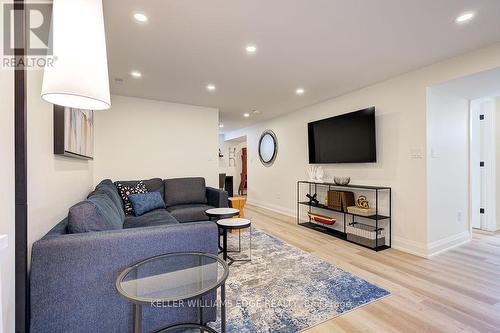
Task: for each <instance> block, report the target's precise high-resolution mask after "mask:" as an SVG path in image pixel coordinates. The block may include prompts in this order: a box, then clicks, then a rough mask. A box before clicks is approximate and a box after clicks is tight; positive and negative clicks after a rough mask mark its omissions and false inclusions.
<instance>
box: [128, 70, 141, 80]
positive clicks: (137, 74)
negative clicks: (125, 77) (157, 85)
mask: <svg viewBox="0 0 500 333" xmlns="http://www.w3.org/2000/svg"><path fill="white" fill-rule="evenodd" d="M130 75H132V77H135V78H136V79H139V78H141V77H142V73H141V72H139V71H132V72H130Z"/></svg>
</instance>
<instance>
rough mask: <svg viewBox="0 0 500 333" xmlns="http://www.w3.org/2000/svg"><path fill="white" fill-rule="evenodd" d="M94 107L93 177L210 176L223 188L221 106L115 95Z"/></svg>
mask: <svg viewBox="0 0 500 333" xmlns="http://www.w3.org/2000/svg"><path fill="white" fill-rule="evenodd" d="M111 103H112V107H111V109H110V110H107V111H102V112H95V162H94V182H95V183H98V182H99V181H101V180H102V179H105V178H111V179H113V180H129V179H148V178H153V177H160V178H175V177H190V176H200V177H205V179H206V182H207V185H210V186H215V187H218V183H219V181H218V179H219V177H218V174H219V171H218V151H219V150H218V148H219V147H218V130H219V125H218V123H219V120H218V110H217V109H213V108H205V107H198V106H192V105H184V104H175V103H167V102H160V101H153V100H146V99H140V98H133V97H124V96H115V95H113V96H112V97H111Z"/></svg>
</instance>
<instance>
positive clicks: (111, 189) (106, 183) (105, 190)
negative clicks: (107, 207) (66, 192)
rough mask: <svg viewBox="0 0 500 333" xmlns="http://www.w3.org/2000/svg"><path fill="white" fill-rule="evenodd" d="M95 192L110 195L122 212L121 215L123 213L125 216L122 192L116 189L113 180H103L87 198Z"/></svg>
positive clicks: (123, 216)
mask: <svg viewBox="0 0 500 333" xmlns="http://www.w3.org/2000/svg"><path fill="white" fill-rule="evenodd" d="M95 194H106V195H107V196H109V197H110V199H111V200H112V201H113V203H114V205H115V206H116V208H117V209H118V211H119V212H120V215H122V219H124V218H125V211H124V209H123V201H122V199H121V197H120V194H119V193H118V190H117V189H116V186H115V185H114V184H113V182H112V181H111V180H109V179H105V180H103V181H101V182H100V183H99V184H98V185H97V186H96V188H95V190H94V191H92V192H91V193H90V194H89V195H88V196H87V198H90V197H91V196H93V195H95Z"/></svg>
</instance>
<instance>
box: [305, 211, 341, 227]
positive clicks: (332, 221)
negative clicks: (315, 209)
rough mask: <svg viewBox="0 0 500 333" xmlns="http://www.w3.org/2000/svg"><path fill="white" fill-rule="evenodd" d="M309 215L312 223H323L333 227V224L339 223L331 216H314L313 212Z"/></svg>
mask: <svg viewBox="0 0 500 333" xmlns="http://www.w3.org/2000/svg"><path fill="white" fill-rule="evenodd" d="M307 215H309V218H310V219H311V220H312V221H314V222H318V223H321V224H326V225H333V224H335V222H337V220H336V219H334V218H333V217H329V216H324V215H319V214H313V213H311V212H308V213H307Z"/></svg>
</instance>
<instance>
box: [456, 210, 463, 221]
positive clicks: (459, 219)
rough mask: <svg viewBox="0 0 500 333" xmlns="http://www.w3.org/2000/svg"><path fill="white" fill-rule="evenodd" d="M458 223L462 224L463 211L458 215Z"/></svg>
mask: <svg viewBox="0 0 500 333" xmlns="http://www.w3.org/2000/svg"><path fill="white" fill-rule="evenodd" d="M457 221H458V222H462V212H461V211H458V213H457Z"/></svg>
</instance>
